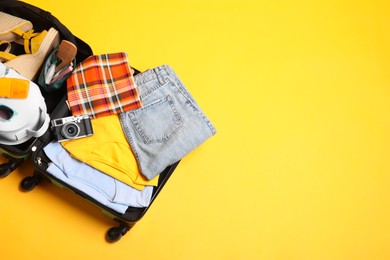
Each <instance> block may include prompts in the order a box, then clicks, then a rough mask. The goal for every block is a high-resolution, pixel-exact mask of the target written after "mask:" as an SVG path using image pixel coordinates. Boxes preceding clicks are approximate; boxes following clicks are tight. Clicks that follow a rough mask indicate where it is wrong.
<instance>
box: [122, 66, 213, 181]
mask: <svg viewBox="0 0 390 260" xmlns="http://www.w3.org/2000/svg"><path fill="white" fill-rule="evenodd" d="M134 79H135V83H136V85H137V86H138V92H139V94H140V98H141V101H142V104H143V106H142V107H141V108H138V109H134V110H131V111H127V112H124V113H121V114H120V119H121V125H122V128H123V131H124V133H125V135H126V138H127V140H128V142H129V144H130V146H131V148H132V149H133V152H134V155H135V157H136V159H137V162H138V164H139V167H140V171H141V173H142V174H143V175H145V176H146V178H148V179H152V178H154V177H155V176H156V175H158V174H159V173H160V172H162V171H163V170H164V169H165V168H166V167H167V166H169V165H171V164H173V163H175V162H177V161H178V160H180V159H182V158H183V157H184V156H185V155H187V154H188V153H189V152H191V151H192V150H194V149H195V148H196V147H198V146H199V145H200V144H202V143H203V142H204V141H206V140H207V139H208V138H209V137H211V136H212V135H214V134H215V133H216V130H215V127H214V126H213V124H212V123H211V122H210V121H209V120H208V119H207V117H206V116H205V114H204V113H203V112H202V110H201V109H200V107H199V106H198V104H197V103H196V101H195V100H194V98H193V97H192V96H191V94H190V93H189V92H188V90H187V89H186V87H185V86H184V84H183V83H182V81H181V80H180V79H179V78H178V76H177V75H176V73H175V72H174V71H173V70H172V69H171V68H170V67H169V66H168V65H163V66H160V67H157V68H154V69H151V70H148V71H145V72H143V73H140V74H137V75H136V76H135V77H134Z"/></svg>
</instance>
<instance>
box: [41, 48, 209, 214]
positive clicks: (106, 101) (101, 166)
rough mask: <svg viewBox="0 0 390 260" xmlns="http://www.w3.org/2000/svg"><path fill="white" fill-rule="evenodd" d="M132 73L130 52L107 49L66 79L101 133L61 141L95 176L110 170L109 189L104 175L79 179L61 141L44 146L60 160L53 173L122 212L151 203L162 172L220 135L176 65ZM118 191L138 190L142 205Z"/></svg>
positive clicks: (74, 104) (80, 111) (73, 99)
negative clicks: (66, 162) (119, 196)
mask: <svg viewBox="0 0 390 260" xmlns="http://www.w3.org/2000/svg"><path fill="white" fill-rule="evenodd" d="M130 71H131V70H130V65H129V62H128V60H127V54H126V53H115V54H105V55H98V56H92V57H90V58H88V59H87V60H86V61H85V63H84V62H81V63H80V64H79V65H78V66H77V67H76V68H75V69H74V71H73V72H72V75H71V76H70V77H69V78H68V79H67V90H68V103H69V106H70V108H71V111H72V115H74V116H79V115H85V114H87V115H90V116H91V117H92V120H91V121H92V126H93V132H94V134H93V135H92V136H89V137H84V138H79V139H74V140H69V141H65V142H61V143H60V144H61V145H60V146H61V147H62V148H63V149H64V150H63V151H61V154H62V153H68V154H69V156H70V157H71V158H72V159H73V160H75V161H77V163H82V164H83V165H84V166H83V168H86V167H91V169H89V170H88V173H89V174H90V175H91V176H92V175H94V174H96V176H97V175H99V176H100V177H99V178H102V177H101V176H102V174H103V175H106V176H105V177H104V178H107V177H108V176H110V177H111V178H112V179H110V183H112V184H111V186H110V187H109V188H107V187H105V185H101V186H100V184H103V183H104V181H102V179H99V181H97V178H98V177H96V178H90V177H88V178H86V176H84V177H85V178H80V177H79V176H80V175H82V174H81V172H79V171H76V173H74V171H75V169H77V168H79V167H71V169H69V168H67V167H65V166H64V165H63V164H62V162H61V161H62V160H63V159H62V158H63V157H65V156H63V157H61V160H54V159H55V156H54V155H55V154H58V153H59V151H60V150H59V149H60V148H59V146H58V145H56V146H54V145H53V144H49V145H48V146H47V147H46V148H45V152H46V153H48V156H49V157H50V158H51V159H53V160H52V164H53V165H52V166H51V167H49V169H48V171H49V172H51V173H52V174H55V175H58V174H59V173H61V172H62V179H65V180H68V182H72V184H73V185H74V183H75V182H79V185H78V187H79V188H80V189H82V190H83V191H84V192H86V193H87V194H89V195H91V194H92V193H94V195H95V196H96V194H99V195H98V197H99V198H103V197H104V198H103V199H102V201H105V202H104V203H105V205H107V206H109V207H112V208H113V209H114V210H117V211H118V212H122V211H123V210H125V209H123V206H125V207H126V206H134V207H145V206H147V204H148V199H149V200H150V197H149V195H150V194H149V190H150V189H151V187H153V186H156V185H157V183H158V177H159V173H160V172H162V171H163V170H164V169H165V168H166V167H168V166H169V165H171V164H173V163H175V162H177V161H179V160H180V159H182V158H183V157H184V156H185V155H187V154H188V153H189V152H191V151H192V150H194V149H195V148H196V147H198V146H199V145H200V144H202V143H203V142H204V141H206V140H207V139H208V138H209V137H211V136H212V135H214V134H215V133H216V130H215V127H214V126H213V124H212V123H211V122H210V121H209V120H208V118H207V117H206V116H205V114H204V113H203V112H202V110H201V109H200V107H199V106H198V104H197V103H196V102H195V100H194V98H193V97H192V96H191V94H190V93H189V92H188V90H187V89H186V87H185V86H184V84H183V83H182V81H181V80H180V79H179V78H178V76H177V75H176V74H175V72H174V71H173V70H172V69H171V68H170V67H169V66H167V65H163V66H159V67H156V68H153V69H150V70H147V71H145V72H143V73H139V74H137V75H135V76H134V77H133V75H132V74H131V73H130ZM53 151H55V152H53ZM53 156H54V157H53ZM61 164H62V165H61ZM72 165H76V162H74V163H72ZM92 169H93V170H92ZM85 172H86V171H85ZM75 176H77V177H75ZM81 183H82V185H81ZM119 183H120V185H119ZM103 187H104V188H103ZM113 187H115V188H113ZM92 190H94V191H93V192H92ZM103 190H104V191H103ZM114 190H115V192H113V191H114ZM136 191H138V192H139V193H137V192H136ZM96 192H97V193H96ZM130 193H131V195H130ZM108 194H109V195H108ZM117 194H122V195H123V194H128V195H123V196H122V197H123V198H128V197H131V196H134V194H137V195H136V196H134V199H136V200H137V201H138V203H134V201H133V200H127V199H125V200H120V201H118V200H116V198H117ZM92 195H93V194H92ZM141 197H142V198H143V199H142V203H139V201H140V200H139V199H137V198H141ZM130 202H131V205H130Z"/></svg>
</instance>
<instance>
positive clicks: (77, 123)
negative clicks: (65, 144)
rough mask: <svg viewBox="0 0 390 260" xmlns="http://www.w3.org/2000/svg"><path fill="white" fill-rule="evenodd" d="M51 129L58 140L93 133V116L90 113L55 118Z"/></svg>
mask: <svg viewBox="0 0 390 260" xmlns="http://www.w3.org/2000/svg"><path fill="white" fill-rule="evenodd" d="M51 129H52V131H53V134H54V136H55V138H56V139H57V141H58V142H62V141H66V140H72V139H77V138H82V137H87V136H91V135H93V129H92V124H91V118H90V117H89V116H88V115H83V116H69V117H63V118H59V119H54V120H52V121H51Z"/></svg>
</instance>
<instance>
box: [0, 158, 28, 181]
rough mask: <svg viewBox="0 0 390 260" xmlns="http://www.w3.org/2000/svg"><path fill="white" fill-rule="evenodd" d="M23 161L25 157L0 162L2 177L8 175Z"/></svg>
mask: <svg viewBox="0 0 390 260" xmlns="http://www.w3.org/2000/svg"><path fill="white" fill-rule="evenodd" d="M22 162H23V159H15V158H10V159H9V161H8V162H7V163H3V164H0V178H5V177H7V176H8V175H9V174H10V173H11V172H12V171H13V170H15V169H16V168H17V167H18V166H19V165H20V164H21V163H22Z"/></svg>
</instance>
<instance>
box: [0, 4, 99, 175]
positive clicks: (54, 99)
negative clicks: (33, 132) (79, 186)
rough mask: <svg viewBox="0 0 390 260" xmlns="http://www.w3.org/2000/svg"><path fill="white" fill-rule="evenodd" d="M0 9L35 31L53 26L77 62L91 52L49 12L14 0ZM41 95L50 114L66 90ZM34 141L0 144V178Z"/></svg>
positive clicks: (25, 152)
mask: <svg viewBox="0 0 390 260" xmlns="http://www.w3.org/2000/svg"><path fill="white" fill-rule="evenodd" d="M0 11H2V12H5V13H8V14H10V15H14V16H17V17H20V18H23V19H26V20H28V21H31V22H32V23H33V25H34V30H35V31H42V30H48V29H49V28H50V27H54V28H55V29H56V30H57V31H58V32H59V34H60V39H61V40H68V41H70V42H72V43H73V44H74V45H75V46H76V47H77V49H78V50H77V55H76V62H77V63H78V62H80V61H82V60H84V59H85V58H87V57H88V56H90V55H92V54H93V53H92V49H91V47H90V46H89V45H88V44H87V43H85V42H84V41H82V40H81V39H79V38H78V37H76V36H74V35H73V34H72V33H71V32H70V31H69V29H68V28H66V26H64V25H63V24H62V23H61V22H60V21H59V20H58V19H57V18H56V17H54V16H53V15H51V14H50V12H47V11H45V10H42V9H40V8H38V7H35V6H33V5H30V4H27V3H24V2H21V1H14V0H0ZM35 83H36V82H35ZM42 95H43V97H44V98H45V103H46V106H47V112H48V113H49V114H50V113H51V112H52V111H53V109H54V108H55V107H56V105H57V104H58V102H59V100H61V98H63V97H64V96H65V95H66V90H65V89H62V90H59V91H57V92H50V93H46V92H44V91H42ZM35 141H36V139H35V138H32V139H30V140H28V141H26V142H24V143H22V144H18V145H14V146H11V145H0V155H3V156H4V157H6V158H8V159H9V160H8V162H6V163H3V164H1V165H0V178H1V177H6V176H7V175H9V174H10V173H11V172H12V171H13V170H15V169H16V168H17V167H18V165H20V164H21V163H22V162H23V161H24V160H25V159H27V158H29V157H30V156H31V149H32V147H33V146H34V145H35V144H34V143H35Z"/></svg>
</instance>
